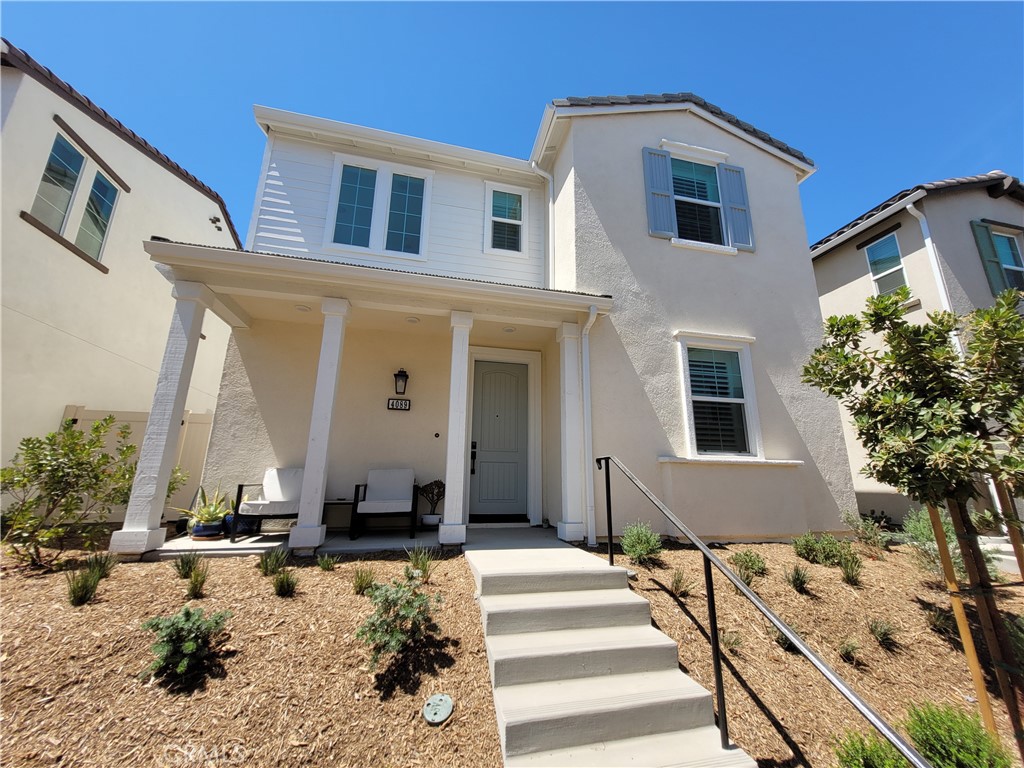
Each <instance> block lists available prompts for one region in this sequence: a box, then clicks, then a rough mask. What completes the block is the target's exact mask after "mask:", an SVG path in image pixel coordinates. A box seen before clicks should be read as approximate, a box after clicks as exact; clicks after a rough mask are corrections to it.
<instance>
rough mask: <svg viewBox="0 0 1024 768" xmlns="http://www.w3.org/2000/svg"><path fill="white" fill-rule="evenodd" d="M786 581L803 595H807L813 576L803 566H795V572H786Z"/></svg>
mask: <svg viewBox="0 0 1024 768" xmlns="http://www.w3.org/2000/svg"><path fill="white" fill-rule="evenodd" d="M786 581H787V582H788V584H789V586H791V587H792V588H793V589H794V590H796V591H797V592H799V593H800V594H801V595H806V594H807V585H808V584H810V583H811V574H810V572H809V571H808V570H807V569H806V568H804V567H803V566H802V565H794V566H793V570H791V571H786Z"/></svg>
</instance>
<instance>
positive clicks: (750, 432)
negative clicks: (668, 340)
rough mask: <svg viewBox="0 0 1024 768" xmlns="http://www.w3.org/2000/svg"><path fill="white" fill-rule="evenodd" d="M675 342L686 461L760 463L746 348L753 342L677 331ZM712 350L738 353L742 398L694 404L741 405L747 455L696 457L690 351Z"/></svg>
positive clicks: (761, 450)
mask: <svg viewBox="0 0 1024 768" xmlns="http://www.w3.org/2000/svg"><path fill="white" fill-rule="evenodd" d="M675 338H676V341H678V342H679V351H680V354H679V361H680V366H681V368H680V376H681V378H682V382H683V395H684V400H685V404H684V406H685V407H684V409H683V411H684V422H685V424H684V432H685V434H686V447H687V451H688V456H687V457H688V458H690V459H692V460H694V461H709V462H716V461H719V462H720V461H721V459H722V457H728V456H734V457H738V458H741V459H748V460H762V461H763V460H764V444H763V442H762V439H761V420H760V416H759V414H758V410H757V392H756V390H755V388H754V366H753V362H752V357H751V352H750V348H751V346H752V345H753V344H754V342H755V341H756V339H754V337H752V336H731V335H726V334H718V333H706V332H702V331H679V332H677V333H676V334H675ZM691 347H693V348H697V349H716V350H723V351H727V352H737V353H739V361H740V377H741V380H742V382H743V397H742V398H723V397H717V398H705V397H698V398H697V399H698V400H702V401H703V400H708V401H712V400H713V401H716V402H726V403H740V404H742V405H743V418H744V426H745V427H746V430H747V451H746V452H745V453H726V452H714V453H700V452H698V450H697V432H696V429H695V427H694V417H693V401H694V397H693V392H692V390H691V387H690V358H689V350H690V348H691Z"/></svg>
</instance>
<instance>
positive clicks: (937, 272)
mask: <svg viewBox="0 0 1024 768" xmlns="http://www.w3.org/2000/svg"><path fill="white" fill-rule="evenodd" d="M906 210H907V213H909V214H910V215H911V216H913V217H914V218H915V219H917V223H918V226H920V227H921V237H922V238H924V248H925V251H927V252H928V264H929V265H930V266H931V268H932V277H933V278H934V279H935V286H936V288H938V291H939V303H940V304H941V305H942V310H943V311H944V312H952V311H953V307H952V304H951V302H950V299H949V287H948V286H947V285H946V277H945V275H943V274H942V268H941V267H940V266H939V255H938V253H937V252H936V251H935V243H934V242H933V241H932V233H931V230H930V229H929V228H928V219H927V218H925V215H924V211H919V210H918V209H917V208H916V207H914V204H913V203H908V204H907V206H906ZM896 245H897V247H899V242H898V241H897V243H896ZM900 261H901V262H902V261H903V257H902V256H901V257H900ZM903 275H904V279H905V278H906V273H905V272H904V273H903ZM917 303H918V304H920V303H921V302H920V301H918V302H917ZM909 304H910V302H904V304H903V306H905V307H906V306H908V305H909ZM953 338H954V339H955V340H956V344H957V346H960V344H961V342H960V337H959V335H956V334H954V337H953ZM960 351H961V352H963V349H961V350H960Z"/></svg>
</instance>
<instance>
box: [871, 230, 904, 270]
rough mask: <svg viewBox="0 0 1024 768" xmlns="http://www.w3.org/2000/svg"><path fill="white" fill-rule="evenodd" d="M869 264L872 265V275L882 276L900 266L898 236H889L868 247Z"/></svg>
mask: <svg viewBox="0 0 1024 768" xmlns="http://www.w3.org/2000/svg"><path fill="white" fill-rule="evenodd" d="M868 264H870V265H871V274H872V275H880V274H882V273H883V272H888V271H889V270H890V269H893V268H894V267H898V266H899V265H900V249H899V246H898V245H897V244H896V235H889V236H888V237H884V238H882V239H881V240H879V241H878V242H877V243H872V244H871V245H869V246H868Z"/></svg>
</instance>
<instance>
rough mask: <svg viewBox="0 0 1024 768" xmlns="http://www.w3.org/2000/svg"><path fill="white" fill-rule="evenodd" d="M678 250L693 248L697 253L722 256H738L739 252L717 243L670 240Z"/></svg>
mask: <svg viewBox="0 0 1024 768" xmlns="http://www.w3.org/2000/svg"><path fill="white" fill-rule="evenodd" d="M669 242H670V243H672V245H674V246H676V248H692V249H693V250H695V251H707V252H708V253H717V254H719V255H721V256H736V255H738V254H739V251H738V250H736V249H735V248H733V247H732V246H731V245H718V244H716V243H702V242H701V241H700V240H684V239H683V238H681V237H673V238H672V239H671V240H669Z"/></svg>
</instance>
